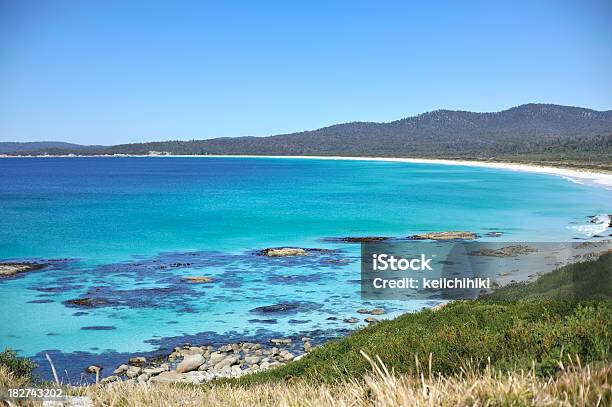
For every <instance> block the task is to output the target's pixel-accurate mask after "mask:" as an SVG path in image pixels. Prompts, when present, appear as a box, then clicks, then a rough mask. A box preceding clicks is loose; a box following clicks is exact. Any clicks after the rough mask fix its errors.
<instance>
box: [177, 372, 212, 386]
mask: <svg viewBox="0 0 612 407" xmlns="http://www.w3.org/2000/svg"><path fill="white" fill-rule="evenodd" d="M213 378H214V375H213V374H212V373H209V372H199V371H195V372H189V373H185V378H184V380H185V381H186V382H187V383H192V384H201V383H204V382H208V381H210V380H212V379H213Z"/></svg>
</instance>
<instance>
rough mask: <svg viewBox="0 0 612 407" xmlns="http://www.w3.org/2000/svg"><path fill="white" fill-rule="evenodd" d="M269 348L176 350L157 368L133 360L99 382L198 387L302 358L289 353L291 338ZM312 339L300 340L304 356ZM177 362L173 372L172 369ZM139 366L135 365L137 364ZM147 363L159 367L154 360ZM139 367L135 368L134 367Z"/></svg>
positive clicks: (246, 345) (256, 345)
mask: <svg viewBox="0 0 612 407" xmlns="http://www.w3.org/2000/svg"><path fill="white" fill-rule="evenodd" d="M270 342H272V343H273V344H274V345H276V346H273V347H272V348H266V347H264V346H263V345H262V344H260V343H250V342H243V343H230V344H226V345H223V346H220V347H219V348H217V349H215V348H214V347H213V346H210V345H208V346H190V345H185V346H183V347H176V348H174V351H173V352H172V353H171V354H170V355H168V356H167V357H166V358H165V360H167V363H161V364H159V365H157V366H149V367H143V366H140V365H141V364H144V363H145V362H146V359H145V358H141V357H135V358H131V359H130V360H129V364H122V365H120V366H119V367H117V368H116V369H115V370H114V371H113V376H109V377H108V378H106V379H104V380H102V382H101V383H103V384H108V383H112V382H115V381H118V380H123V381H125V382H137V383H191V384H200V383H204V382H208V381H210V380H213V379H217V378H229V377H239V376H242V375H245V374H249V373H253V372H258V371H262V370H266V369H271V368H274V367H278V366H283V365H284V364H287V363H289V362H291V361H293V360H297V359H299V358H301V357H302V356H303V355H304V354H305V353H302V354H300V355H296V353H301V351H300V350H299V349H300V348H298V347H293V348H291V349H289V347H290V346H291V345H292V340H291V339H290V338H278V339H273V340H271V341H270ZM311 342H312V338H308V337H304V338H302V343H303V348H304V352H310V351H312V349H313V346H312V343H311ZM177 361H178V362H179V363H178V364H177V365H176V367H175V369H172V368H171V367H172V365H173V364H174V363H176V362H177ZM136 362H138V363H136ZM149 363H152V364H155V363H160V359H157V358H156V359H154V360H152V361H149ZM136 365H138V366H136Z"/></svg>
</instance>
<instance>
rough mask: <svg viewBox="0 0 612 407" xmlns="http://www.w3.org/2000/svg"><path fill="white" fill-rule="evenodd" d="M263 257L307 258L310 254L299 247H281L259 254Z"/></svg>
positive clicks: (264, 250) (265, 250)
mask: <svg viewBox="0 0 612 407" xmlns="http://www.w3.org/2000/svg"><path fill="white" fill-rule="evenodd" d="M259 254H260V255H262V256H267V257H287V256H306V255H307V254H308V253H307V252H306V250H304V249H300V248H299V247H279V248H267V249H263V250H262V251H260V252H259Z"/></svg>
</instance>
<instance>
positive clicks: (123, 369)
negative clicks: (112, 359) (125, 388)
mask: <svg viewBox="0 0 612 407" xmlns="http://www.w3.org/2000/svg"><path fill="white" fill-rule="evenodd" d="M128 368H129V366H128V365H125V364H124V365H121V366H119V367H118V368H117V369H115V370H113V373H114V374H116V375H120V376H121V375H122V374H124V373H125V372H127V370H128Z"/></svg>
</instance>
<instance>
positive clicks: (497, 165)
mask: <svg viewBox="0 0 612 407" xmlns="http://www.w3.org/2000/svg"><path fill="white" fill-rule="evenodd" d="M87 157H109V158H113V157H115V158H121V157H154V158H274V159H280V158H286V159H311V160H345V161H380V162H397V163H409V164H438V165H449V166H464V167H481V168H491V169H499V170H506V171H521V172H531V173H538V174H545V175H554V176H558V177H562V178H564V179H566V180H568V181H570V182H574V183H577V184H582V185H590V186H596V187H602V188H605V189H609V190H612V173H607V172H597V171H592V170H588V169H584V170H581V169H576V168H569V167H550V166H544V165H537V164H524V163H512V162H502V161H476V160H451V159H441V158H401V157H350V156H317V155H248V154H245V155H239V154H210V155H137V154H117V155H78V156H77V155H53V156H51V155H49V156H44V155H22V156H14V155H2V154H0V158H87Z"/></svg>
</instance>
